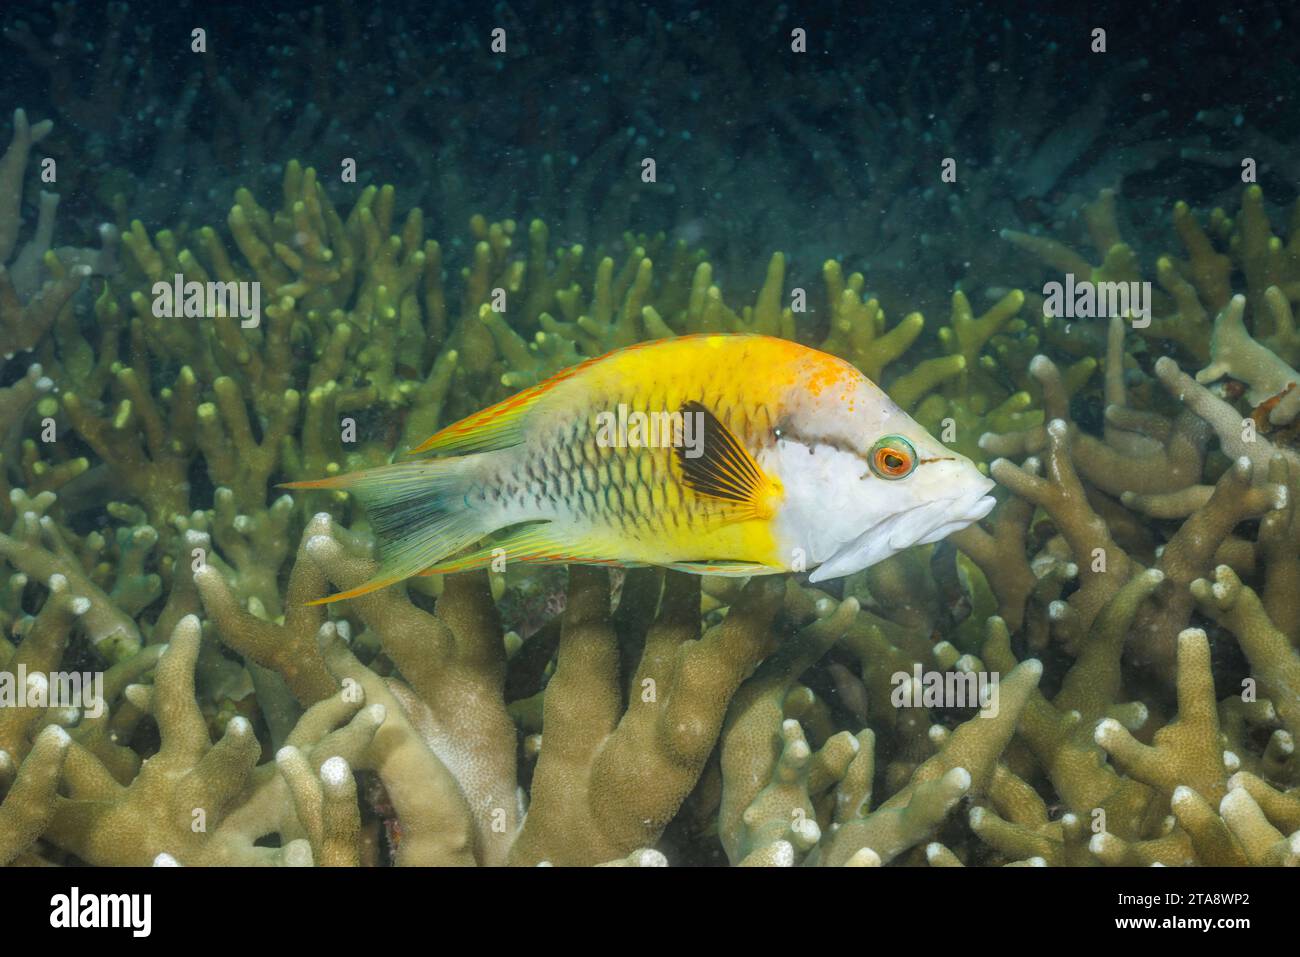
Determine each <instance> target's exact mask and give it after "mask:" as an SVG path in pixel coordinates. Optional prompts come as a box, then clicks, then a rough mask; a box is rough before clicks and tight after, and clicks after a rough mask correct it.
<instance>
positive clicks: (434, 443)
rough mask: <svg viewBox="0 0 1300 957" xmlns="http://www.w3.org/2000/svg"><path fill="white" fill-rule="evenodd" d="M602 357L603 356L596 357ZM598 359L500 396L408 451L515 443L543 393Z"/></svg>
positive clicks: (464, 450)
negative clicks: (508, 394)
mask: <svg viewBox="0 0 1300 957" xmlns="http://www.w3.org/2000/svg"><path fill="white" fill-rule="evenodd" d="M599 358H604V357H603V356H601V357H597V359H599ZM597 359H588V360H587V361H585V362H579V363H578V364H577V365H576V366H570V367H569V368H568V369H562V370H560V371H559V372H557V373H555V375H553V376H551V377H550V378H549V379H545V380H543V381H541V382H539V383H537V385H534V386H530V387H529V388H527V389H524V391H523V392H520V393H518V394H516V395H512V396H511V397H510V398H508V399H502V400H501V401H500V402H498V403H497V404H496V405H490V406H488V407H487V408H486V409H483V410H482V411H480V412H475V413H474V414H473V415H470V416H466V417H465V418H463V419H461V420H460V421H459V422H453V423H452V424H451V425H449V426H447V427H446V428H444V429H440V430H438V431H437V432H435V433H433V435H431V436H429V437H428V438H427V439H425V440H424V441H423V442H421V443H420V444H419V445H417V446H416V447H415V448H413V449H411V451H410V452H409V453H408V454H409V455H415V454H417V453H420V452H439V453H449V454H452V455H467V454H469V453H471V452H492V451H495V450H496V449H505V448H509V447H510V446H512V445H518V444H519V443H520V442H522V441H523V438H524V424H525V422H526V421H527V419H528V413H529V412H531V411H532V410H533V409H534V408H535V407H536V406H537V404H538V402H540V401H541V400H542V399H543V398H544V397H545V396H547V395H548V394H550V393H551V391H552V390H554V389H555V387H556V386H558V385H560V384H561V383H562V382H566V381H567V380H569V379H572V378H573V377H574V376H575V375H577V374H578V373H579V372H581V371H582V370H583V369H585V368H587V366H589V365H591V364H592V363H593V362H595V361H597Z"/></svg>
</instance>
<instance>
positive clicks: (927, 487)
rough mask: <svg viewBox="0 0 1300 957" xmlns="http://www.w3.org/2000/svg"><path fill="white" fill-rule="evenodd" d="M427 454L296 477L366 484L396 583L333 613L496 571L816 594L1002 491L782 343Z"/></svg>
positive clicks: (815, 357)
mask: <svg viewBox="0 0 1300 957" xmlns="http://www.w3.org/2000/svg"><path fill="white" fill-rule="evenodd" d="M425 452H428V453H434V454H435V455H438V456H442V457H435V458H425V459H421V460H417V461H411V462H405V463H400V464H394V465H386V466H382V467H380V468H375V469H369V470H367V471H363V472H354V473H352V474H350V475H341V476H337V477H334V478H327V479H321V480H319V481H312V482H294V483H290V485H289V487H291V488H332V489H347V490H349V491H350V492H352V494H354V495H355V496H357V498H359V499H360V500H361V502H362V504H363V505H364V506H365V508H366V512H367V514H368V516H369V518H370V524H371V527H372V529H373V531H374V533H375V535H376V537H377V539H378V541H379V553H380V557H381V560H382V561H381V566H380V570H379V573H378V574H377V575H376V576H375V577H374V578H373V579H371V580H370V581H368V582H366V583H365V584H363V585H360V586H359V587H357V588H353V589H351V590H349V591H346V592H343V593H341V594H337V595H332V596H330V597H329V598H326V599H323V600H322V601H338V600H340V599H344V598H352V597H355V596H357V595H363V594H365V593H367V592H370V591H373V590H375V589H378V588H383V587H385V586H387V585H391V584H394V583H395V582H399V581H401V580H402V579H405V578H409V577H410V576H412V575H416V574H421V573H423V574H439V573H444V572H456V571H464V570H467V569H471V568H481V567H483V566H486V565H488V564H491V563H492V562H493V561H494V559H503V560H504V561H507V562H510V561H515V562H565V563H569V562H572V563H579V564H608V565H621V566H632V565H663V566H667V567H670V568H677V569H681V570H684V571H690V572H696V573H699V574H711V575H718V574H730V575H756V574H772V573H777V572H787V571H811V575H810V576H809V580H810V581H814V582H816V581H822V580H825V579H828V578H836V577H839V576H841V575H847V574H850V573H851V572H855V571H858V570H859V569H862V568H866V567H867V566H868V565H872V564H874V563H876V562H878V561H881V560H882V559H884V558H887V557H889V556H890V555H893V554H894V553H895V552H898V551H900V550H902V549H905V548H908V547H910V546H912V545H917V544H923V543H926V542H935V541H938V540H939V539H941V538H943V537H944V536H946V535H948V534H950V533H951V532H954V531H957V530H958V529H960V528H964V527H965V526H966V525H969V524H970V523H971V522H974V521H977V520H979V519H980V518H983V517H984V516H985V515H987V514H988V512H989V510H990V509H991V508H992V507H993V499H992V498H991V497H989V495H988V492H989V491H990V490H991V489H992V487H993V483H992V482H991V481H990V480H989V479H988V478H986V477H985V476H983V475H981V474H980V472H979V470H978V469H976V468H975V466H974V464H973V463H972V462H971V461H970V460H969V459H967V458H966V457H964V456H962V455H959V454H958V453H956V452H954V451H952V450H951V449H949V448H947V447H946V446H944V445H942V444H941V443H939V442H938V441H937V440H935V439H934V438H933V437H932V436H931V435H930V434H929V433H928V432H926V431H925V429H923V428H922V427H921V426H920V425H918V424H917V423H916V422H915V421H914V420H913V419H912V418H911V417H910V416H909V415H908V414H907V413H906V412H904V411H903V410H902V409H901V408H899V407H898V405H896V404H895V403H894V402H893V401H892V400H891V399H890V398H889V397H888V396H887V395H885V393H884V392H882V391H881V390H880V389H879V388H878V387H877V386H876V385H875V384H873V383H872V382H871V381H870V380H869V379H868V378H867V377H866V376H864V375H863V374H862V373H861V372H859V371H858V370H857V369H856V368H855V367H854V366H852V365H851V364H849V363H848V362H845V361H844V360H842V359H839V358H836V357H835V356H831V355H827V354H826V353H823V352H818V351H817V350H815V349H809V348H807V347H805V346H801V345H799V344H797V343H794V342H790V341H788V340H785V339H775V338H771V337H768V336H752V335H694V336H682V337H680V338H675V339H661V340H658V341H655V342H647V343H642V344H639V345H635V346H630V347H628V348H626V349H619V350H617V351H615V352H611V353H609V354H607V355H604V356H600V357H598V358H594V359H589V360H587V361H586V362H583V363H580V364H579V365H576V366H573V367H572V368H570V369H566V370H564V371H562V372H560V373H557V374H556V375H554V376H552V377H551V378H549V379H547V380H546V381H545V382H541V383H539V384H538V385H535V386H533V387H532V388H530V389H526V390H525V391H523V392H520V393H519V394H518V395H515V396H512V397H511V398H509V399H506V400H504V401H502V402H498V403H497V404H496V405H494V406H491V407H490V408H487V409H484V410H483V411H482V412H478V413H476V414H474V415H471V416H470V417H469V418H466V419H463V420H462V421H460V422H457V423H455V424H454V425H449V426H447V427H446V428H445V429H442V430H441V431H439V432H437V433H436V434H434V435H433V436H431V437H430V438H429V439H427V440H426V441H425V442H423V443H422V444H421V445H420V446H418V447H417V448H415V449H413V450H412V454H416V453H425ZM489 535H494V536H495V537H494V538H493V539H489V540H487V541H486V542H485V541H483V540H484V539H485V537H486V536H489ZM476 543H478V544H479V545H480V547H479V548H477V549H475V550H474V551H472V552H469V553H468V554H464V555H462V554H461V553H462V552H463V551H464V550H465V549H466V548H468V547H469V546H471V545H474V544H476Z"/></svg>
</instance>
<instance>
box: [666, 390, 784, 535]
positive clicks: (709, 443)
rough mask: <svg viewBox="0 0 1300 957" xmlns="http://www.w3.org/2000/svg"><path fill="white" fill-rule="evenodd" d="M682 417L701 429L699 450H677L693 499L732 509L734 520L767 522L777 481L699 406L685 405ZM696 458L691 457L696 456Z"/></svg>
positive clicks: (778, 493)
mask: <svg viewBox="0 0 1300 957" xmlns="http://www.w3.org/2000/svg"><path fill="white" fill-rule="evenodd" d="M682 415H683V416H691V417H693V419H694V421H695V422H696V423H698V426H697V428H698V427H699V426H702V427H703V428H702V432H701V434H702V435H703V439H704V441H703V447H702V448H699V449H696V448H693V447H691V446H690V445H688V444H686V443H680V444H679V445H678V446H677V462H678V464H679V465H680V466H681V469H682V479H683V481H684V482H685V483H686V485H687V487H688V488H690V489H691V490H692V491H693V492H695V494H696V495H702V496H704V497H706V498H712V499H717V500H719V501H723V502H727V503H729V504H730V505H732V506H734V507H735V516H736V520H745V519H768V518H771V517H772V516H773V515H774V514H776V508H777V505H779V504H780V501H781V496H782V492H783V490H782V488H781V483H780V480H778V479H776V478H774V477H773V476H770V475H768V474H767V473H765V472H764V471H763V470H762V469H761V468H759V465H758V463H757V462H755V461H754V457H753V456H752V455H750V454H749V450H747V449H746V448H745V446H744V445H743V444H742V443H741V441H740V440H739V439H737V438H736V436H735V434H734V433H732V431H731V430H730V429H728V428H727V427H726V426H725V425H723V424H722V422H721V421H719V420H718V417H717V416H715V415H714V414H713V413H712V412H710V411H709V410H708V409H706V408H705V407H704V406H703V405H702V404H701V403H699V402H693V401H692V402H687V403H686V404H685V405H683V406H682ZM697 451H698V453H699V454H693V453H695V452H697Z"/></svg>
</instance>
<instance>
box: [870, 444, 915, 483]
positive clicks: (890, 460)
mask: <svg viewBox="0 0 1300 957" xmlns="http://www.w3.org/2000/svg"><path fill="white" fill-rule="evenodd" d="M870 462H871V471H873V472H874V473H876V475H878V476H880V477H881V478H883V479H901V478H906V477H907V476H909V475H911V474H912V470H913V469H915V468H916V449H915V448H913V447H912V443H911V442H909V441H907V439H905V438H903V437H902V436H901V435H886V436H884V437H882V438H881V439H879V440H878V441H877V442H876V444H875V445H873V446H872V447H871V453H870Z"/></svg>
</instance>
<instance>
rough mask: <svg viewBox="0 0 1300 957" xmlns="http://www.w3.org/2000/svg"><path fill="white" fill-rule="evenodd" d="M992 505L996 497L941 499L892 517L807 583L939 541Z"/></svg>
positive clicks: (848, 546)
mask: <svg viewBox="0 0 1300 957" xmlns="http://www.w3.org/2000/svg"><path fill="white" fill-rule="evenodd" d="M993 505H994V499H993V496H991V495H982V496H978V497H976V498H974V499H973V500H972V501H970V502H969V503H967V502H964V501H962V500H961V499H956V500H953V499H947V500H940V501H937V502H928V503H926V504H925V505H920V506H918V507H916V508H913V509H909V510H908V511H906V512H900V513H899V514H897V515H891V516H890V517H889V518H887V519H885V520H884V521H883V522H881V523H879V524H878V525H875V526H872V527H871V528H869V529H867V531H865V532H863V533H862V534H861V535H859V536H858V537H857V538H856V539H854V540H853V541H852V542H849V543H848V544H846V545H845V546H844V547H843V548H841V549H840V550H839V551H837V552H836V553H835V554H834V555H832V556H831V557H830V558H828V559H827V560H826V561H824V562H823V563H822V564H821V565H820V566H818V567H817V568H816V569H814V570H813V572H812V574H810V575H809V576H808V581H809V582H820V581H826V580H827V579H830V578H840V577H841V576H844V575H851V574H853V573H854V572H856V571H861V570H862V569H864V568H868V567H870V566H872V565H874V564H876V563H877V562H881V561H884V560H885V559H886V558H888V557H889V556H891V555H894V554H896V553H898V552H901V551H902V550H903V549H905V548H910V547H912V546H913V545H928V544H930V543H931V542H937V541H939V540H940V539H942V538H946V537H947V536H949V535H951V534H952V533H953V532H956V531H960V530H961V529H963V528H965V527H966V526H967V525H970V524H971V523H972V522H978V521H979V520H980V519H981V518H983V517H984V516H985V515H987V514H988V513H989V512H990V511H992V509H993Z"/></svg>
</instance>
